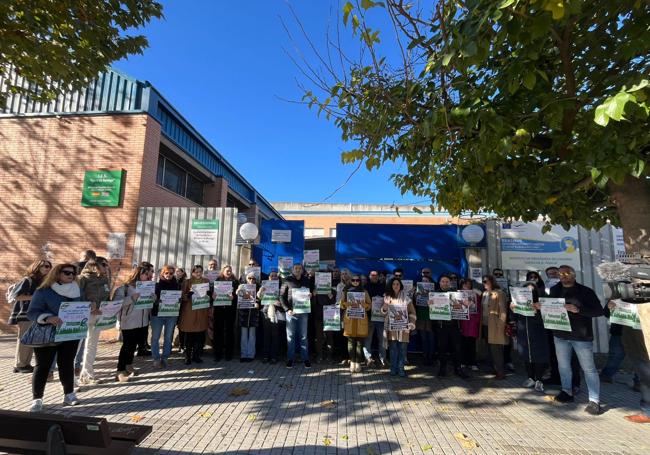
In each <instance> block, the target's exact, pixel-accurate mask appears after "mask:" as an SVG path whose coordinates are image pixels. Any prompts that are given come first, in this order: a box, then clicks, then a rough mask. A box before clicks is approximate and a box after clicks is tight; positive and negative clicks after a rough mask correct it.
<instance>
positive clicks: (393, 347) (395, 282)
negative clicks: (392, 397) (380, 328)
mask: <svg viewBox="0 0 650 455" xmlns="http://www.w3.org/2000/svg"><path fill="white" fill-rule="evenodd" d="M381 312H382V313H384V314H385V315H386V319H385V322H384V333H385V336H384V340H386V341H387V342H388V348H389V349H390V374H391V376H396V375H398V374H399V375H400V376H401V377H405V376H406V371H404V364H405V363H406V350H407V348H408V344H409V336H410V334H411V330H415V321H416V319H417V316H416V314H415V307H414V306H413V303H412V302H411V299H410V298H409V297H408V295H407V294H406V292H404V285H403V284H402V281H401V280H400V279H399V278H393V279H392V280H390V281H389V283H388V289H387V290H386V295H385V296H384V306H382V307H381ZM391 319H393V323H394V324H399V323H400V322H401V323H402V325H403V326H404V328H402V329H400V330H391V321H390V320H391Z"/></svg>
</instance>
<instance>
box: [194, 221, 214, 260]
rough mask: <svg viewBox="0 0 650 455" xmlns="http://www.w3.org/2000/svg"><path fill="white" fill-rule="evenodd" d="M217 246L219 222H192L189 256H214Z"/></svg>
mask: <svg viewBox="0 0 650 455" xmlns="http://www.w3.org/2000/svg"><path fill="white" fill-rule="evenodd" d="M218 244H219V220H217V219H214V220H206V219H198V220H192V229H190V254H191V255H197V256H214V255H215V254H217V246H218Z"/></svg>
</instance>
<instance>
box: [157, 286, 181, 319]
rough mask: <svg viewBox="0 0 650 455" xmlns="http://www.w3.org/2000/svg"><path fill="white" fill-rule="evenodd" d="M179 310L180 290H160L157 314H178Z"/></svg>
mask: <svg viewBox="0 0 650 455" xmlns="http://www.w3.org/2000/svg"><path fill="white" fill-rule="evenodd" d="M180 311H181V291H169V290H162V291H160V305H159V306H158V316H161V317H163V316H178V313H180Z"/></svg>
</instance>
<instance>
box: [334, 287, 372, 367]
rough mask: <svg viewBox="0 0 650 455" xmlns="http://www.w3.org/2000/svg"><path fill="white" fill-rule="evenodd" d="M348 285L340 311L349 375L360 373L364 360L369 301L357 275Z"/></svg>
mask: <svg viewBox="0 0 650 455" xmlns="http://www.w3.org/2000/svg"><path fill="white" fill-rule="evenodd" d="M350 284H351V286H349V287H347V288H346V290H345V291H344V292H343V297H342V298H341V309H342V310H345V316H344V317H343V336H345V337H347V339H348V355H349V356H350V373H360V372H361V362H362V361H363V360H364V358H365V357H364V355H363V344H364V342H365V339H366V337H367V336H368V313H367V311H368V310H369V309H370V303H371V300H370V295H369V294H368V292H367V291H365V290H364V289H363V287H362V286H361V277H360V276H359V275H353V276H352V279H351V280H350Z"/></svg>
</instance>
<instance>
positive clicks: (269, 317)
mask: <svg viewBox="0 0 650 455" xmlns="http://www.w3.org/2000/svg"><path fill="white" fill-rule="evenodd" d="M257 298H258V299H259V300H260V301H261V303H262V333H263V335H264V343H263V346H264V352H263V353H262V355H263V358H262V363H267V362H268V363H270V364H275V363H276V362H277V361H278V352H279V350H280V337H282V336H286V335H285V334H286V333H287V332H286V327H285V326H286V320H287V318H286V316H285V313H284V309H283V308H282V305H281V304H280V280H279V275H278V271H277V270H272V271H271V273H270V274H269V279H268V280H265V281H262V286H260V289H259V290H258V291H257Z"/></svg>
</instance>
